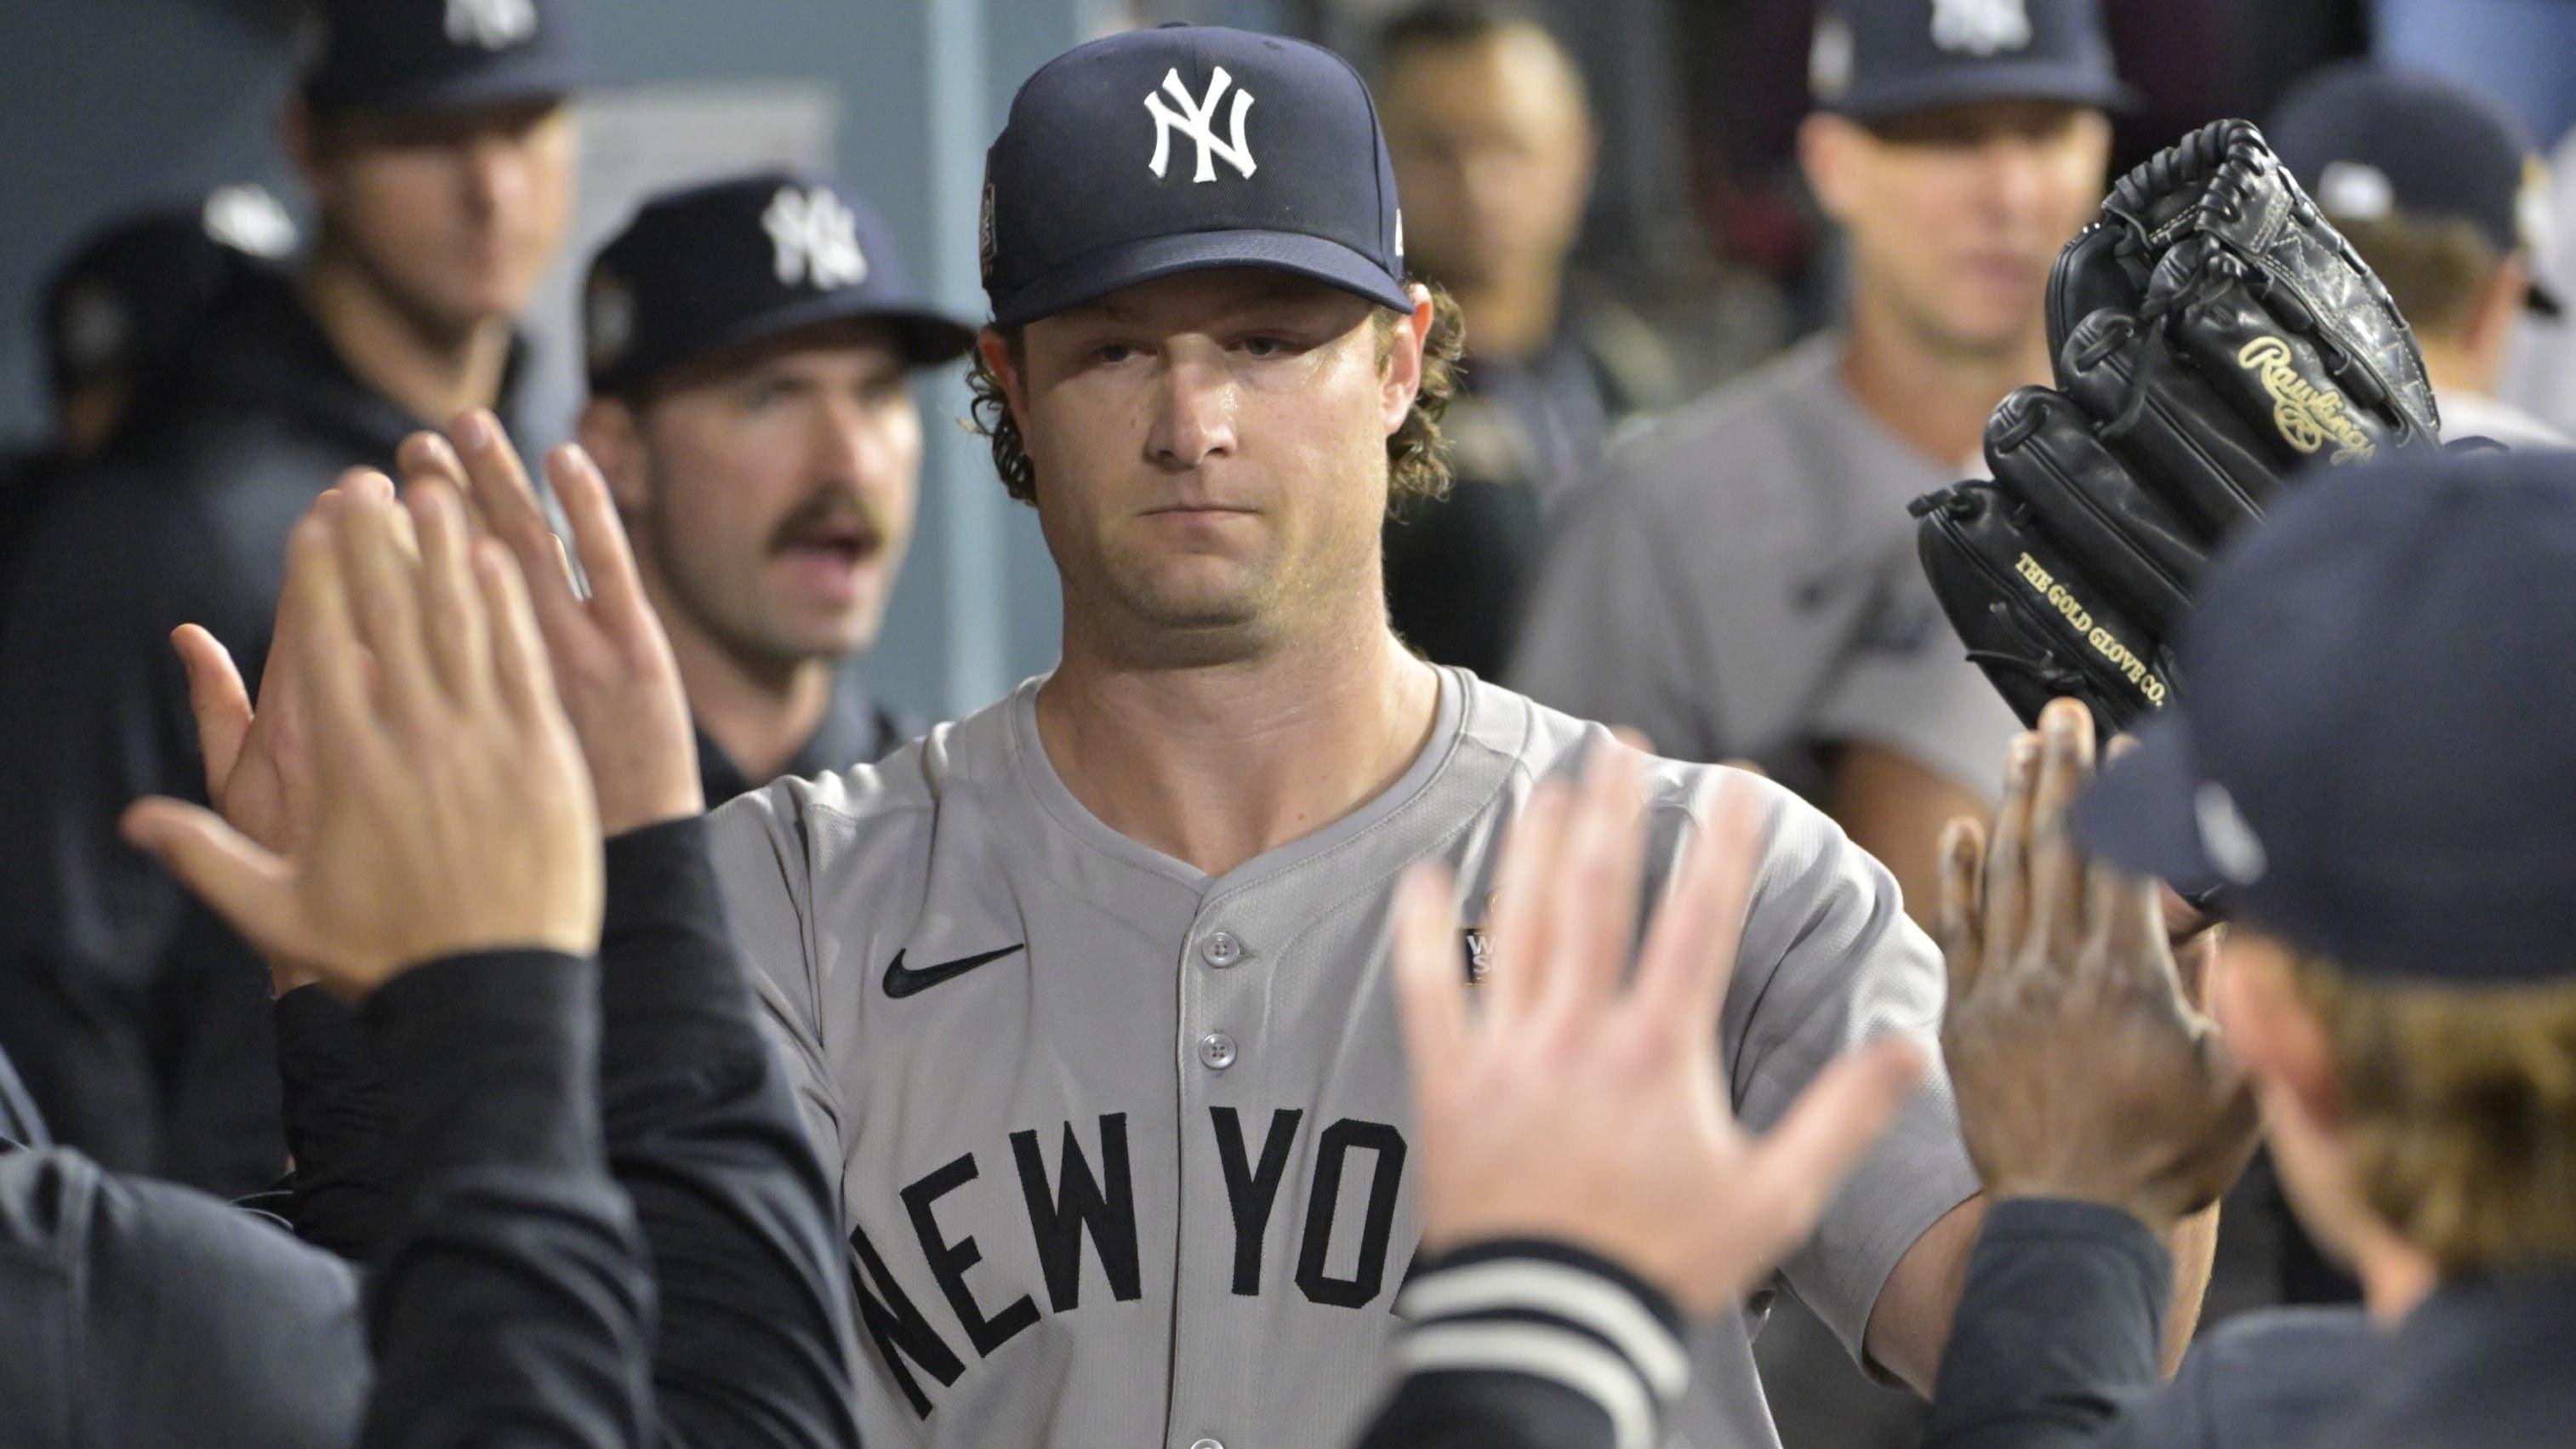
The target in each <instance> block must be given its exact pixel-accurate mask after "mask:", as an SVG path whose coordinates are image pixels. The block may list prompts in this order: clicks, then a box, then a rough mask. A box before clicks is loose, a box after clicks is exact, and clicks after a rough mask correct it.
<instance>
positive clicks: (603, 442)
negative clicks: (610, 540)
mask: <svg viewBox="0 0 2576 1449" xmlns="http://www.w3.org/2000/svg"><path fill="white" fill-rule="evenodd" d="M576 431H577V432H578V433H579V434H580V436H581V446H582V451H584V452H586V453H588V454H590V460H591V461H592V462H594V463H597V464H598V465H599V476H600V477H602V478H604V479H606V480H607V481H608V497H609V501H610V502H612V503H614V504H616V505H617V511H618V512H619V513H620V514H623V515H625V516H628V517H633V516H634V515H635V514H637V513H639V512H641V511H643V508H644V505H645V503H646V501H647V499H646V496H645V495H646V494H647V493H648V492H650V491H651V488H652V483H651V479H650V476H649V475H650V472H651V470H650V469H648V468H646V467H645V466H644V434H643V430H642V427H641V425H640V422H639V420H638V419H637V417H636V415H635V409H634V407H633V406H632V405H630V404H628V403H627V402H625V401H624V400H622V399H619V398H613V397H595V398H592V399H591V400H590V401H589V402H588V403H587V404H585V405H584V406H583V408H582V410H581V422H580V425H579V426H578V428H577V429H576Z"/></svg>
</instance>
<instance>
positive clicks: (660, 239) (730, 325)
mask: <svg viewBox="0 0 2576 1449" xmlns="http://www.w3.org/2000/svg"><path fill="white" fill-rule="evenodd" d="M849 321H863V322H875V323H879V324H881V325H883V326H885V327H886V328H888V329H889V330H891V331H892V332H893V333H894V335H895V337H896V340H897V342H898V343H899V345H900V346H901V347H902V348H903V350H904V353H905V355H906V356H907V357H908V358H910V359H911V361H912V362H913V363H914V364H915V365H917V366H929V365H933V364H937V363H942V362H950V361H954V360H955V359H957V358H959V357H962V356H964V355H965V354H966V350H967V348H969V347H970V346H972V345H973V344H974V340H975V334H974V332H973V330H972V329H970V328H968V327H967V326H966V325H965V324H964V323H962V322H959V321H958V320H956V319H955V318H953V317H950V316H948V315H946V314H945V313H943V312H941V311H940V310H939V309H938V308H937V307H935V306H933V305H932V304H931V303H930V302H929V301H928V300H927V299H926V298H924V297H923V296H921V295H920V294H918V293H916V292H914V291H913V290H912V289H911V288H910V287H909V286H907V285H906V283H905V280H904V277H903V274H902V271H901V269H900V268H899V267H898V266H897V264H896V261H895V254H894V247H893V245H892V244H891V243H890V242H889V240H888V238H887V234H886V227H885V223H884V221H883V219H882V218H880V217H879V216H878V215H877V214H876V212H875V211H873V210H871V209H870V208H869V207H868V205H867V204H866V203H865V202H862V201H855V200H852V199H850V198H848V197H845V196H843V195H841V194H840V193H838V192H836V191H834V190H833V189H832V188H831V187H829V186H827V185H824V184H822V183H821V182H818V181H815V180H812V179H811V178H807V177H801V176H797V175H794V174H792V173H789V172H785V171H764V172H760V173H757V174H755V175H751V176H742V177H734V178H731V179H728V180H724V181H716V182H710V183H707V184H704V185H699V186H691V187H686V188H684V189H681V190H678V191H668V192H664V193H662V194H661V195H659V196H656V197H653V198H651V199H650V200H648V201H646V202H645V203H644V205H643V206H642V207H641V208H639V209H638V210H637V211H636V213H635V218H634V220H632V221H630V222H628V223H627V224H626V229H625V230H623V231H621V232H619V233H618V234H617V235H616V236H614V237H612V238H610V240H609V242H608V244H607V245H606V246H604V247H602V248H600V251H599V255H598V256H597V257H595V258H594V259H592V261H591V264H590V275H589V279H588V282H587V283H586V285H585V286H584V288H583V294H582V341H583V350H584V352H585V354H586V356H587V357H588V359H589V367H590V390H591V391H592V392H593V393H594V394H597V395H600V396H604V397H619V396H627V395H630V394H633V393H635V392H637V391H639V390H640V389H642V388H643V387H645V386H646V385H648V384H650V383H651V382H652V381H653V380H654V379H656V378H658V377H661V376H662V375H664V374H665V373H668V372H669V371H670V370H671V369H673V368H675V367H679V366H681V365H683V364H686V363H690V362H696V361H699V360H700V359H703V358H706V357H709V356H712V355H714V354H715V353H718V352H722V351H725V350H727V349H729V348H735V347H741V346H745V345H748V344H750V343H755V342H763V341H767V340H768V339H770V338H773V337H782V336H785V335H786V334H788V333H790V332H798V331H802V330H804V329H805V328H808V327H815V326H819V325H821V324H824V323H827V322H849Z"/></svg>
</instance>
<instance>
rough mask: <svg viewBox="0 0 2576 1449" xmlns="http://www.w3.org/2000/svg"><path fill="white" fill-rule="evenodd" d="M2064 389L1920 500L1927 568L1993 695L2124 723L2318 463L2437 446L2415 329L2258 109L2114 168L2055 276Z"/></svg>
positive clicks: (2005, 428)
mask: <svg viewBox="0 0 2576 1449" xmlns="http://www.w3.org/2000/svg"><path fill="white" fill-rule="evenodd" d="M2048 339H2049V348H2050V352H2051V355H2052V356H2053V357H2054V358H2055V359H2056V376H2057V386H2056V387H2054V388H2045V387H2026V388H2022V389H2021V390H2019V391H2017V392H2015V393H2013V394H2012V395H2011V396H2010V397H2007V398H2005V399H2004V400H2003V403H2002V404H2001V405H2000V406H1998V407H1997V408H1996V409H1995V414H1994V418H1993V420H1992V421H1991V422H1989V423H1988V424H1987V427H1986V461H1987V463H1988V465H1989V466H1991V467H1992V468H1993V469H1994V478H1993V480H1992V481H1991V482H1975V483H1961V484H1958V485H1956V486H1954V487H1950V488H1945V489H1942V490H1941V491H1940V492H1938V493H1934V494H1932V495H1930V496H1929V497H1926V498H1921V499H1917V500H1916V501H1915V503H1914V513H1915V516H1916V517H1917V518H1918V519H1920V520H1921V524H1920V528H1919V532H1918V535H1917V541H1918V544H1919V548H1920V552H1921V554H1922V558H1923V567H1924V571H1925V572H1926V573H1927V574H1928V575H1929V576H1930V578H1931V581H1932V588H1933V592H1934V593H1935V594H1937V595H1938V596H1939V597H1940V600H1941V605H1942V608H1943V610H1944V611H1945V612H1946V613H1947V614H1948V615H1949V616H1950V622H1951V624H1952V625H1953V626H1955V627H1956V628H1957V629H1958V631H1959V637H1960V638H1961V639H1962V640H1963V641H1965V642H1966V644H1967V646H1968V657H1969V658H1970V659H1973V660H1975V661H1976V662H1977V663H1978V664H1979V665H1980V666H1982V667H1983V668H1984V669H1985V671H1986V675H1987V677H1988V678H1990V679H1992V680H1993V681H1994V684H1995V687H1996V688H1997V689H1998V690H2000V691H2001V692H2002V693H2003V696H2004V698H2005V699H2006V700H2007V701H2008V702H2009V703H2011V705H2012V706H2013V708H2014V709H2015V710H2016V711H2018V712H2019V713H2020V715H2021V717H2022V718H2023V719H2024V720H2025V721H2028V722H2031V723H2033V724H2036V723H2037V722H2038V719H2039V711H2040V709H2041V708H2042V707H2043V706H2045V705H2046V704H2047V703H2048V701H2049V700H2051V699H2053V698H2056V697H2057V696H2059V695H2072V696H2074V697H2075V698H2078V699H2081V700H2083V701H2084V702H2085V703H2086V704H2087V705H2088V706H2090V707H2091V708H2092V711H2093V714H2094V720H2095V723H2096V725H2097V726H2098V728H2099V729H2100V731H2101V733H2102V734H2103V735H2104V736H2106V737H2107V736H2109V735H2111V734H2113V733H2116V732H2117V731H2119V730H2121V729H2123V728H2125V727H2126V726H2127V725H2128V724H2129V722H2130V721H2131V720H2132V719H2134V718H2136V717H2137V716H2138V715H2140V714H2143V713H2145V712H2147V711H2149V710H2152V709H2157V708H2160V707H2162V706H2163V705H2164V703H2165V701H2166V699H2167V698H2168V697H2169V693H2170V688H2171V686H2172V684H2173V683H2175V681H2174V680H2173V677H2172V664H2171V651H2170V648H2169V641H2170V640H2171V639H2172V638H2173V635H2174V631H2175V630H2176V629H2177V628H2178V627H2180V625H2181V623H2182V621H2183V619H2184V618H2185V617H2186V616H2187V615H2188V614H2189V613H2190V609H2191V593H2192V587H2193V585H2194V583H2195V582H2196V581H2197V580H2198V578H2199V576H2200V573H2201V570H2202V568H2203V566H2204V565H2205V563H2206V561H2207V559H2208V556H2209V553H2210V552H2211V550H2213V549H2215V548H2216V547H2217V546H2218V545H2219V542H2220V541H2221V540H2222V539H2223V538H2224V537H2225V536H2226V535H2227V534H2229V533H2231V532H2233V531H2234V530H2235V529H2237V528H2239V527H2242V526H2243V525H2244V524H2246V523H2247V522H2250V521H2251V520H2253V519H2256V518H2259V517H2261V516H2262V513H2263V508H2264V506H2265V504H2266V503H2268V502H2269V500H2270V499H2271V498H2272V496H2273V495H2274V494H2276V493H2277V492H2279V491H2280V489H2281V488H2282V487H2283V486H2285V485H2286V484H2288V483H2289V482H2291V481H2292V479H2293V478H2294V476H2295V475H2297V474H2299V473H2300V471H2301V470H2302V469H2310V470H2312V469H2313V468H2315V467H2320V466H2334V465H2340V464H2344V463H2353V462H2360V461H2364V460H2367V459H2370V458H2375V457H2377V456H2379V455H2380V454H2381V453H2383V452H2385V451H2387V450H2390V449H2400V448H2411V447H2419V446H2431V445H2434V444H2435V443H2437V441H2438V438H2439V430H2440V420H2439V415H2438V414H2437V413H2436V411H2435V409H2434V403H2433V389H2432V385H2431V384H2430V383H2429V382H2427V381H2426V380H2425V377H2424V363H2423V358H2422V357H2421V356H2420V355H2419V354H2418V353H2417V351H2416V348H2415V337H2414V333H2413V332H2412V331H2411V330H2409V329H2408V327H2407V326H2406V321H2405V319H2404V318H2402V317H2400V316H2399V315H2398V314H2397V308H2396V306H2395V305H2394V304H2393V303H2391V302H2390V301H2389V300H2388V292H2387V289H2386V288H2384V287H2382V286H2381V285H2380V284H2379V279H2378V278H2377V277H2375V276H2373V275H2371V272H2370V269H2369V268H2368V267H2367V266H2365V265H2363V264H2362V261H2361V259H2360V258H2359V257H2358V256H2356V255H2355V254H2354V252H2353V250H2352V247H2351V246H2350V244H2349V243H2347V242H2346V241H2345V240H2344V239H2343V237H2342V235H2341V234H2340V233H2338V232H2336V231H2335V229H2334V228H2333V227H2332V226H2330V225H2328V224H2327V222H2326V220H2325V218H2324V217H2323V216H2321V215H2320V214H2319V213H2318V211H2317V209H2316V206H2315V205H2314V204H2313V203H2312V202H2310V201H2309V200H2308V197H2307V195H2306V193H2304V192H2302V191H2301V190H2300V189H2299V185H2298V183H2297V182H2296V181H2294V180H2292V179H2291V177H2290V174H2289V173H2288V172H2287V171H2286V170H2284V169H2283V168H2282V166H2281V163H2280V161H2279V160H2278V158H2276V157H2274V156H2273V154H2272V152H2271V148H2270V147H2268V146H2266V145H2264V143H2263V137H2262V133H2261V132H2259V131H2257V130H2255V129H2254V127H2253V126H2251V125H2249V124H2247V123H2245V122H2243V121H2221V122H2218V123H2217V124H2215V125H2211V126H2208V127H2204V128H2203V129H2201V130H2199V131H2196V132H2194V133H2192V134H2191V135H2190V136H2187V137H2185V138H2184V139H2183V140H2182V142H2181V143H2180V144H2178V145H2175V146H2173V147H2171V148H2169V149H2167V150H2165V151H2164V152H2162V153H2160V154H2159V155H2157V156H2156V157H2155V158H2154V159H2152V160H2150V161H2148V162H2147V163H2146V164H2145V165H2144V166H2141V167H2139V168H2138V169H2137V170H2135V171H2132V172H2130V173H2129V174H2128V175H2127V176H2125V177H2123V178H2121V180H2120V182H2119V184H2118V185H2116V186H2114V187H2113V188H2112V189H2111V195H2110V197H2109V198H2108V199H2107V200H2105V201H2104V202H2103V204H2102V215H2101V217H2100V219H2098V220H2096V221H2095V222H2093V223H2092V224H2091V225H2090V226H2087V227H2086V228H2085V229H2084V231H2083V232H2082V233H2080V234H2079V235H2078V236H2077V237H2076V238H2075V240H2074V241H2073V242H2071V243H2069V244H2068V245H2067V248H2066V250H2065V251H2064V252H2063V253H2061V254H2060V255H2059V257H2058V259H2057V267H2056V270H2055V271H2054V272H2053V273H2052V274H2051V275H2050V278H2049V288H2048Z"/></svg>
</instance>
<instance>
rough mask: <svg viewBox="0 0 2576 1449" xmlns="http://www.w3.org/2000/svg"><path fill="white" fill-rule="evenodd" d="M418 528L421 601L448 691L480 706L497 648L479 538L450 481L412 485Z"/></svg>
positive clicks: (433, 659)
mask: <svg viewBox="0 0 2576 1449" xmlns="http://www.w3.org/2000/svg"><path fill="white" fill-rule="evenodd" d="M411 513H412V523H413V528H414V529H415V530H416V531H417V532H418V533H419V535H420V601H421V611H422V615H423V622H424V632H425V633H426V635H427V637H428V643H429V657H430V660H431V662H432V664H433V665H434V666H435V667H436V669H437V671H438V678H439V682H440V684H441V685H442V686H443V687H444V689H445V691H446V693H447V695H448V696H449V697H450V698H452V699H455V700H458V701H461V702H464V703H467V704H479V703H480V702H482V701H483V700H484V699H486V698H488V697H489V696H490V694H491V691H492V687H493V679H492V651H491V643H490V627H489V625H488V623H487V621H486V618H485V612H484V605H483V590H482V588H481V587H480V586H479V585H477V584H476V583H475V581H474V575H473V566H472V564H471V562H470V561H469V555H470V554H471V552H472V545H473V540H472V538H471V537H470V535H469V533H468V530H467V525H466V520H465V505H464V503H463V502H462V501H461V500H460V498H459V497H458V495H457V493H456V491H455V489H453V488H452V487H450V486H449V485H448V484H446V483H445V482H442V481H439V480H436V479H428V478H424V479H422V480H420V481H418V482H416V483H414V484H413V485H412V490H411Z"/></svg>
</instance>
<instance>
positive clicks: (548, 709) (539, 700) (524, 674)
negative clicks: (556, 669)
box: [473, 538, 569, 728]
mask: <svg viewBox="0 0 2576 1449" xmlns="http://www.w3.org/2000/svg"><path fill="white" fill-rule="evenodd" d="M473 568H474V582H475V586H476V588H477V590H478V591H479V592H480V593H481V594H482V596H483V611H484V616H485V618H486V619H487V620H488V621H489V627H490V630H491V640H492V665H493V672H494V674H495V675H496V676H497V678H498V680H499V683H500V686H501V698H502V700H503V702H504V703H506V704H508V705H509V707H510V709H511V710H512V711H513V712H515V713H516V714H518V716H519V717H520V718H521V719H523V720H538V719H543V718H545V717H546V716H547V715H548V714H549V713H560V712H561V710H562V705H561V703H560V702H559V701H558V700H557V698H556V696H555V683H554V676H553V675H552V674H551V673H549V672H548V670H547V665H546V646H545V640H544V639H543V638H542V637H541V636H540V635H539V634H538V632H537V620H536V612H535V610H534V609H533V608H532V607H531V606H530V604H529V602H528V591H527V585H526V582H525V581H524V579H523V578H522V576H521V575H520V573H519V569H518V566H517V565H516V564H514V563H512V562H511V560H510V555H509V553H508V552H507V551H506V550H505V549H503V548H502V546H501V545H500V544H498V543H495V542H493V541H492V540H491V539H488V538H486V539H477V540H475V542H474V545H473ZM567 728H569V726H567Z"/></svg>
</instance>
